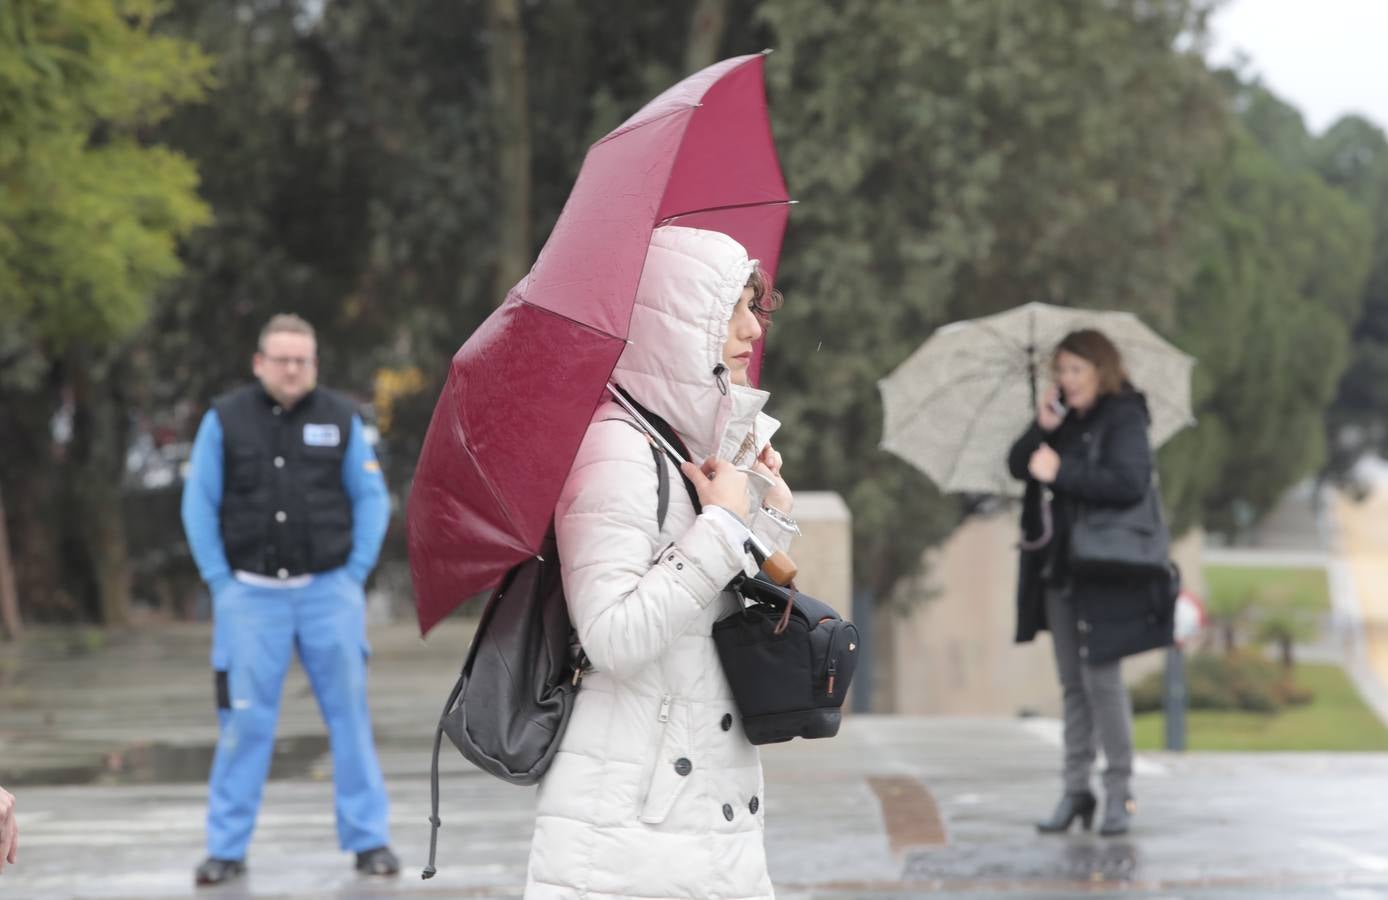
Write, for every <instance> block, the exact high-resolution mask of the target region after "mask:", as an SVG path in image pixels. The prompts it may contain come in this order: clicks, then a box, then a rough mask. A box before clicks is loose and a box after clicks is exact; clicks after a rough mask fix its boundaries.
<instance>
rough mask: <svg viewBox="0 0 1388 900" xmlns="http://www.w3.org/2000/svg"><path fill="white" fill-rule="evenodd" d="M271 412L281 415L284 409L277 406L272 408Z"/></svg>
mask: <svg viewBox="0 0 1388 900" xmlns="http://www.w3.org/2000/svg"><path fill="white" fill-rule="evenodd" d="M270 412H272V413H274V414H275V415H279V414H280V413H282V412H284V410H283V409H281V408H280V407H278V406H276V407H275V408H274V409H272V410H270Z"/></svg>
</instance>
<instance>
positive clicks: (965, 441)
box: [945, 381, 1006, 485]
mask: <svg viewBox="0 0 1388 900" xmlns="http://www.w3.org/2000/svg"><path fill="white" fill-rule="evenodd" d="M1004 387H1006V383H1005V382H1004V381H999V382H998V386H997V387H995V388H993V392H992V393H991V394H989V395H988V397H987V399H985V400H984V401H983V402H982V403H980V404H979V406H978V415H976V416H974V417H973V418H972V419H970V420H969V424H968V427H966V428H965V429H964V434H963V438H962V440H960V442H959V447H960V452H959V453H958V454H957V455H956V456H955V457H954V464H953V465H951V466H950V467H949V477H948V478H946V479H945V484H947V485H948V484H949V483H950V482H952V481H954V476H955V475H956V474H958V472H959V465H960V463H961V462H962V461H963V459H964V452H963V448H965V447H967V446H968V445H969V438H971V437H973V433H974V431H975V430H976V428H977V426H978V423H979V422H981V421H982V420H983V416H984V412H985V411H986V410H987V409H988V407H989V405H990V404H992V403H993V401H995V400H997V399H998V395H999V394H1001V393H1002V391H1003V388H1004Z"/></svg>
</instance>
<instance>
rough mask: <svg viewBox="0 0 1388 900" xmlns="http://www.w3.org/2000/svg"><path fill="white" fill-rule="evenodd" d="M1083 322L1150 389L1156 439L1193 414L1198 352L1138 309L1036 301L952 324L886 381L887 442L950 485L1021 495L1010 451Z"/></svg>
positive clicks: (1156, 443) (1157, 442)
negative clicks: (1174, 341)
mask: <svg viewBox="0 0 1388 900" xmlns="http://www.w3.org/2000/svg"><path fill="white" fill-rule="evenodd" d="M1081 328H1094V329H1097V330H1099V331H1102V332H1103V333H1104V334H1105V335H1107V336H1108V338H1109V339H1110V340H1112V341H1113V343H1114V344H1115V345H1116V346H1117V347H1118V350H1119V352H1120V353H1121V354H1122V355H1123V364H1124V367H1125V368H1126V369H1127V371H1128V375H1129V378H1130V379H1131V381H1132V383H1133V385H1134V386H1135V387H1136V388H1137V389H1138V390H1140V391H1142V392H1143V393H1145V394H1146V395H1147V402H1148V406H1149V408H1150V410H1151V413H1152V426H1151V439H1152V446H1153V447H1157V446H1160V445H1161V444H1162V443H1164V442H1165V441H1166V440H1167V439H1169V438H1170V437H1171V436H1172V435H1174V434H1175V433H1176V432H1178V431H1180V430H1181V429H1182V428H1184V427H1186V426H1187V425H1189V424H1191V423H1192V422H1193V421H1194V420H1193V418H1192V416H1191V405H1190V374H1191V369H1192V367H1193V366H1194V365H1195V360H1194V359H1193V358H1192V357H1190V356H1188V355H1187V354H1185V353H1183V352H1182V351H1180V350H1178V349H1176V348H1175V347H1173V346H1172V345H1171V344H1169V343H1167V342H1166V341H1165V340H1164V339H1163V338H1162V337H1161V336H1160V335H1158V334H1157V333H1156V332H1154V331H1152V330H1151V329H1150V328H1148V327H1147V326H1146V325H1144V324H1143V323H1142V322H1141V321H1139V320H1138V318H1137V317H1136V316H1134V315H1132V314H1131V313H1125V312H1097V311H1093V310H1085V309H1070V308H1068V307H1061V306H1049V305H1046V304H1044V303H1029V304H1027V305H1025V306H1020V307H1017V308H1016V309H1012V310H1009V311H1007V312H1004V313H999V314H997V315H994V316H987V317H985V318H981V319H970V320H969V321H966V322H957V323H955V324H953V325H946V326H945V327H944V328H941V329H940V330H938V331H936V332H935V333H934V334H933V335H932V336H931V337H930V339H929V340H927V341H926V342H925V343H924V344H922V345H921V347H920V348H919V349H918V350H916V352H915V353H913V354H911V356H910V357H908V358H907V359H906V361H905V362H903V363H902V364H901V365H900V366H899V367H897V369H896V371H894V372H892V373H891V374H890V375H888V376H887V377H886V378H884V379H882V380H881V381H880V382H878V389H879V390H881V392H882V405H883V410H884V420H883V429H882V447H883V448H884V449H887V450H890V451H891V452H892V453H895V454H896V455H897V456H899V457H901V458H902V459H904V460H906V461H907V462H909V463H911V464H912V465H914V466H916V467H917V468H918V469H920V470H921V471H922V472H924V473H925V474H926V475H928V476H930V478H931V480H933V481H934V482H935V483H936V484H937V485H939V486H940V489H941V490H944V491H950V492H965V493H979V494H1003V495H1016V494H1019V493H1020V492H1021V488H1022V485H1021V483H1020V482H1018V481H1017V480H1016V479H1014V478H1013V477H1012V476H1011V474H1009V473H1008V471H1007V451H1008V449H1009V448H1010V447H1011V446H1012V442H1013V441H1015V440H1016V439H1017V437H1018V435H1020V434H1021V433H1022V432H1023V431H1024V430H1025V429H1026V427H1027V425H1028V423H1030V422H1031V421H1032V420H1033V419H1034V418H1036V398H1037V396H1038V395H1039V394H1040V393H1041V392H1042V391H1043V390H1044V389H1045V388H1046V387H1047V386H1048V385H1049V384H1050V382H1051V366H1050V360H1051V355H1052V353H1053V352H1054V350H1055V346H1056V344H1058V343H1060V341H1061V340H1062V339H1063V338H1064V337H1065V335H1067V334H1069V333H1070V332H1072V331H1076V330H1079V329H1081Z"/></svg>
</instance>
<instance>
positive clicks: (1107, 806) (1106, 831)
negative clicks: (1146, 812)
mask: <svg viewBox="0 0 1388 900" xmlns="http://www.w3.org/2000/svg"><path fill="white" fill-rule="evenodd" d="M1135 812H1137V801H1136V800H1134V799H1133V798H1132V795H1131V794H1129V793H1128V792H1127V791H1124V792H1123V793H1121V794H1108V795H1107V796H1105V797H1104V824H1103V825H1101V826H1100V827H1099V834H1101V835H1103V836H1104V837H1117V836H1118V835H1120V834H1127V833H1128V827H1129V826H1130V825H1131V824H1132V818H1133V813H1135Z"/></svg>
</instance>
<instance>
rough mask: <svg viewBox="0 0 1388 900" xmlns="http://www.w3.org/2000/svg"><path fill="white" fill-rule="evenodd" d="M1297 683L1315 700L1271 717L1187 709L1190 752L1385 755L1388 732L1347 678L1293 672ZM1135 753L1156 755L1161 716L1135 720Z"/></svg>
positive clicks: (1327, 672)
mask: <svg viewBox="0 0 1388 900" xmlns="http://www.w3.org/2000/svg"><path fill="white" fill-rule="evenodd" d="M1296 682H1297V684H1299V685H1301V686H1303V687H1306V688H1310V689H1311V690H1312V691H1314V692H1315V694H1316V699H1315V700H1314V701H1312V702H1311V703H1309V704H1307V705H1306V706H1294V707H1289V708H1287V709H1285V710H1284V711H1282V712H1280V713H1277V714H1274V715H1260V714H1258V713H1249V712H1224V711H1214V710H1191V711H1190V712H1188V713H1187V714H1186V734H1187V747H1188V748H1189V749H1191V750H1248V751H1255V752H1262V751H1268V750H1375V751H1388V728H1385V727H1384V726H1383V723H1381V722H1379V721H1378V719H1377V718H1376V717H1375V716H1374V714H1373V712H1372V711H1371V710H1370V709H1369V708H1368V707H1367V706H1365V705H1364V703H1363V701H1361V700H1360V699H1359V694H1358V693H1357V692H1356V691H1355V690H1354V685H1353V684H1352V683H1350V680H1349V677H1348V676H1346V675H1345V673H1344V672H1343V671H1342V670H1341V669H1340V667H1339V666H1333V665H1306V664H1301V665H1298V666H1297V667H1296ZM1134 725H1135V727H1136V732H1137V733H1136V738H1137V747H1138V749H1139V750H1160V749H1161V748H1162V742H1163V730H1162V726H1163V722H1162V714H1161V713H1159V712H1158V713H1144V714H1143V715H1140V716H1137V717H1136V721H1135V722H1134Z"/></svg>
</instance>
